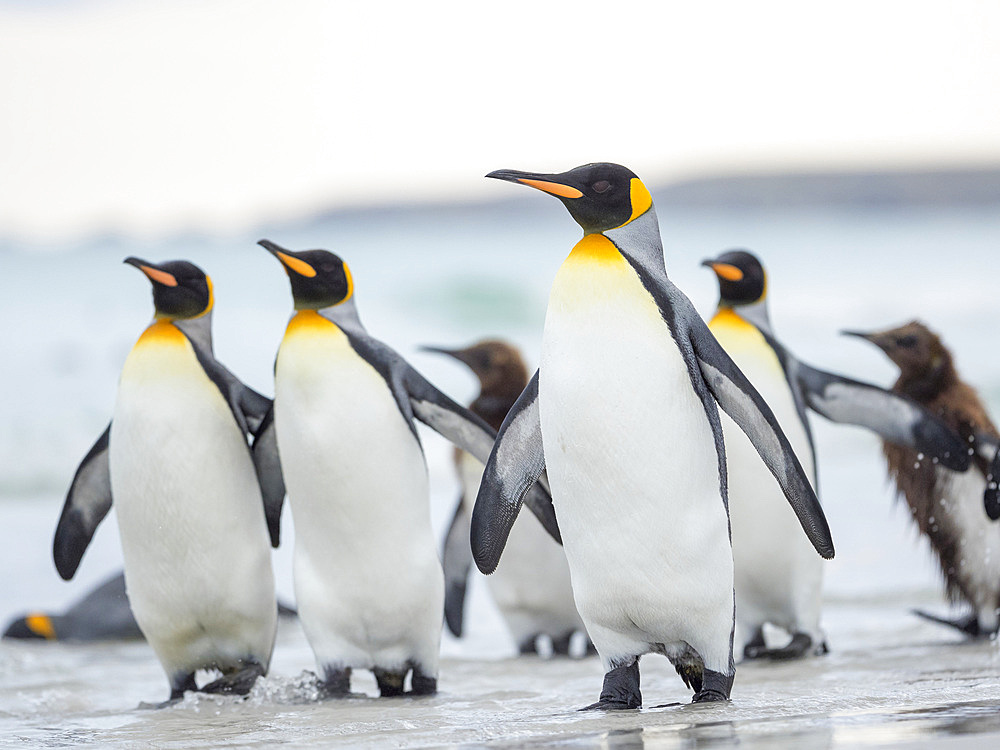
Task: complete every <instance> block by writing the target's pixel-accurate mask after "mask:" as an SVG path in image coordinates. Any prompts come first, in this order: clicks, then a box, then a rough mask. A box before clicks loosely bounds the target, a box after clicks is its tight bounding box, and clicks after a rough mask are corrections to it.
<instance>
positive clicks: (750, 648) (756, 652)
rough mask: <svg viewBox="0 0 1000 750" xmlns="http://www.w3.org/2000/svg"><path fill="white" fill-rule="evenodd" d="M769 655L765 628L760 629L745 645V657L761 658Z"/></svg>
mask: <svg viewBox="0 0 1000 750" xmlns="http://www.w3.org/2000/svg"><path fill="white" fill-rule="evenodd" d="M766 655H767V643H765V641H764V631H763V629H758V630H757V632H756V633H754V636H753V638H751V639H750V640H749V641H748V642H747V644H746V645H745V646H744V647H743V658H744V659H760V658H763V657H764V656H766Z"/></svg>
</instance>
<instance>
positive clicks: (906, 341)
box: [896, 334, 917, 349]
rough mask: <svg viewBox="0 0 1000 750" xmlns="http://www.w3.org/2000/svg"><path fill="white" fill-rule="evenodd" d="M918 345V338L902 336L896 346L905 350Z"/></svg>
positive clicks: (897, 340)
mask: <svg viewBox="0 0 1000 750" xmlns="http://www.w3.org/2000/svg"><path fill="white" fill-rule="evenodd" d="M916 345H917V337H916V336H914V335H913V334H910V335H908V336H900V337H899V338H898V339H896V346H899V347H902V348H903V349H912V348H913V347H915V346H916Z"/></svg>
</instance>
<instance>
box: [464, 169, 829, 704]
mask: <svg viewBox="0 0 1000 750" xmlns="http://www.w3.org/2000/svg"><path fill="white" fill-rule="evenodd" d="M487 176H488V177H493V178H497V179H502V180H507V181H510V182H518V183H521V184H525V185H529V186H531V187H534V188H537V189H539V190H542V191H543V192H546V193H549V194H551V195H555V196H556V197H558V198H559V199H560V200H562V202H563V204H564V205H565V206H566V208H567V209H569V212H570V214H571V215H572V216H573V218H574V219H575V220H576V221H577V223H579V224H580V226H581V227H582V228H583V231H584V237H583V239H582V240H580V241H579V242H578V243H577V244H576V246H575V247H574V248H573V250H572V252H571V253H570V255H569V257H568V258H567V259H566V261H565V262H564V263H563V265H562V267H561V268H560V269H559V273H558V274H557V276H556V279H555V282H554V284H553V287H552V292H551V294H550V296H549V305H548V312H547V314H546V318H545V332H544V336H543V340H542V360H541V366H540V368H539V370H538V372H536V373H535V375H534V377H533V378H532V379H531V381H530V382H529V384H528V387H527V388H526V389H525V391H524V393H522V394H521V396H520V398H519V399H518V401H517V403H515V405H514V407H513V409H512V410H511V412H510V414H509V415H508V417H507V419H506V420H505V421H504V424H503V427H502V428H501V430H500V434H499V435H498V437H497V443H496V446H495V447H494V449H493V453H492V455H491V456H490V460H489V462H488V464H487V466H486V470H485V472H484V475H483V483H482V486H481V488H480V490H479V495H478V497H477V500H476V507H475V510H474V512H473V518H472V548H473V554H474V557H475V559H476V563H477V565H478V566H479V568H480V570H482V571H483V572H485V573H488V572H490V571H492V570H493V569H494V568H495V567H496V565H497V562H498V560H499V557H500V554H501V552H502V551H503V545H504V542H505V540H506V536H507V533H508V532H509V530H510V520H509V519H510V518H511V517H512V515H513V514H512V513H511V512H510V508H514V509H516V508H517V505H518V499H519V497H520V496H521V494H522V493H523V491H524V488H525V487H526V486H528V485H529V484H530V482H531V481H532V480H534V479H535V478H536V477H537V476H538V475H539V474H541V472H542V471H543V469H544V470H547V472H548V480H549V482H550V486H551V489H552V497H553V502H554V505H555V508H556V512H557V516H558V520H559V525H560V529H561V531H562V536H563V540H564V543H565V549H566V557H567V559H568V561H569V567H570V572H571V575H572V580H573V593H574V596H575V598H576V604H577V608H578V610H579V612H580V615H581V616H582V617H583V621H584V622H585V623H586V625H587V632H588V634H589V635H590V637H591V639H592V640H593V642H594V645H595V646H596V647H597V651H598V653H599V654H600V656H601V659H602V662H603V664H604V668H605V670H606V675H605V678H604V688H603V690H602V692H601V698H600V700H599V701H598V702H597V703H595V704H593V705H592V706H590V708H607V709H618V708H636V707H638V706H640V705H641V702H642V697H641V693H640V690H639V657H640V656H642V655H643V654H645V653H650V652H653V653H661V654H664V655H665V656H667V657H668V658H669V659H670V661H671V662H672V663H673V664H674V666H675V668H676V669H677V671H678V673H679V674H680V675H681V677H682V679H683V680H684V681H685V683H686V684H688V685H689V686H690V687H691V688H692V689H693V690H694V693H695V694H694V701H695V702H701V701H714V700H728V698H729V694H730V691H731V689H732V684H733V676H734V674H735V667H734V662H733V625H734V602H733V558H732V549H731V546H730V536H729V515H728V508H727V504H728V501H727V498H726V458H725V449H724V447H723V442H722V426H721V423H720V421H719V414H718V406H721V407H722V408H723V409H724V410H725V411H726V412H727V413H729V414H730V415H731V416H732V417H733V418H734V419H735V420H736V422H737V424H739V425H740V427H742V428H743V429H745V430H746V431H747V432H748V434H749V435H750V437H751V440H752V441H753V442H754V444H755V445H756V446H757V447H758V448H759V449H760V452H761V457H762V458H763V460H764V461H765V463H767V464H768V466H769V468H770V469H771V470H772V472H774V473H775V475H776V476H777V478H778V481H779V483H780V484H781V486H782V488H783V489H784V490H785V492H786V496H787V497H788V499H789V502H790V503H791V504H792V506H793V508H795V510H796V513H797V514H798V516H799V519H800V521H801V522H802V526H803V529H804V530H805V532H806V534H807V535H808V536H809V538H810V540H811V541H812V542H813V544H814V545H815V546H816V549H817V550H818V551H819V552H820V554H821V555H822V556H824V557H832V556H833V542H832V540H831V538H830V532H829V528H828V526H827V523H826V518H825V517H824V515H823V510H822V508H821V507H820V505H819V502H818V500H817V499H816V495H815V493H814V492H813V491H812V488H811V487H810V486H809V480H808V478H807V477H806V475H805V472H804V471H803V470H802V467H801V466H800V464H799V462H798V460H797V459H796V457H795V455H794V453H793V452H792V449H791V447H790V446H789V444H788V440H787V438H785V436H784V434H783V433H782V432H781V429H780V427H779V426H778V424H777V422H776V421H775V419H774V416H773V414H771V411H770V409H769V408H768V407H767V405H766V404H765V403H764V401H763V400H762V399H761V398H760V396H759V395H758V394H757V391H756V390H754V388H753V386H752V385H751V384H750V382H749V381H748V380H747V379H746V377H745V376H744V375H743V374H742V373H741V372H740V371H739V369H738V368H737V367H736V365H734V364H733V362H732V360H731V359H730V358H729V356H728V355H727V354H726V353H725V351H724V350H723V349H722V347H721V346H719V344H718V342H717V341H716V340H715V338H714V337H713V336H712V334H711V333H709V331H708V328H707V326H706V325H705V323H704V322H703V321H702V320H701V318H700V317H699V316H698V314H697V313H696V312H695V310H694V307H693V306H692V304H691V302H690V301H689V300H688V299H687V297H685V296H684V295H683V294H682V293H681V292H680V291H679V290H678V289H677V288H676V287H675V286H674V285H673V284H672V283H671V282H670V281H669V279H668V278H667V274H666V270H665V268H664V264H663V248H662V245H661V244H660V235H659V228H658V226H657V221H656V213H655V211H654V209H653V202H652V198H651V197H650V194H649V191H648V190H647V189H646V187H645V186H644V185H643V184H642V182H641V181H640V180H639V178H638V177H636V176H635V174H633V173H632V172H631V171H630V170H628V169H626V168H625V167H622V166H618V165H616V164H588V165H586V166H582V167H577V168H576V169H572V170H570V171H568V172H564V173H562V174H534V173H528V172H516V171H510V170H503V171H499V172H493V173H491V174H489V175H487ZM717 405H718V406H717Z"/></svg>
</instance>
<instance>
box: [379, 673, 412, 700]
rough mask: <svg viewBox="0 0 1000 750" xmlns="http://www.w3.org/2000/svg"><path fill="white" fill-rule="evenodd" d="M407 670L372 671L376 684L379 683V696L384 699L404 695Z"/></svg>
mask: <svg viewBox="0 0 1000 750" xmlns="http://www.w3.org/2000/svg"><path fill="white" fill-rule="evenodd" d="M406 672H407V670H406V669H403V670H402V671H399V670H389V669H379V668H378V667H376V668H375V669H373V670H372V673H373V674H374V675H375V682H377V683H378V694H379V696H380V697H382V698H397V697H399V696H400V695H402V694H403V681H404V680H405V679H406Z"/></svg>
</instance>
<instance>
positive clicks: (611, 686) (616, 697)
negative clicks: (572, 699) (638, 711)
mask: <svg viewBox="0 0 1000 750" xmlns="http://www.w3.org/2000/svg"><path fill="white" fill-rule="evenodd" d="M641 706H642V693H641V692H640V691H639V660H638V659H635V660H634V661H633V662H632V663H631V664H629V665H628V666H624V667H615V668H614V669H612V670H611V671H610V672H608V673H607V674H606V675H604V687H603V689H602V690H601V699H600V700H599V701H597V703H591V704H590V705H589V706H585V707H584V708H581V709H580V710H581V711H624V710H627V709H633V708H640V707H641Z"/></svg>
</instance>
